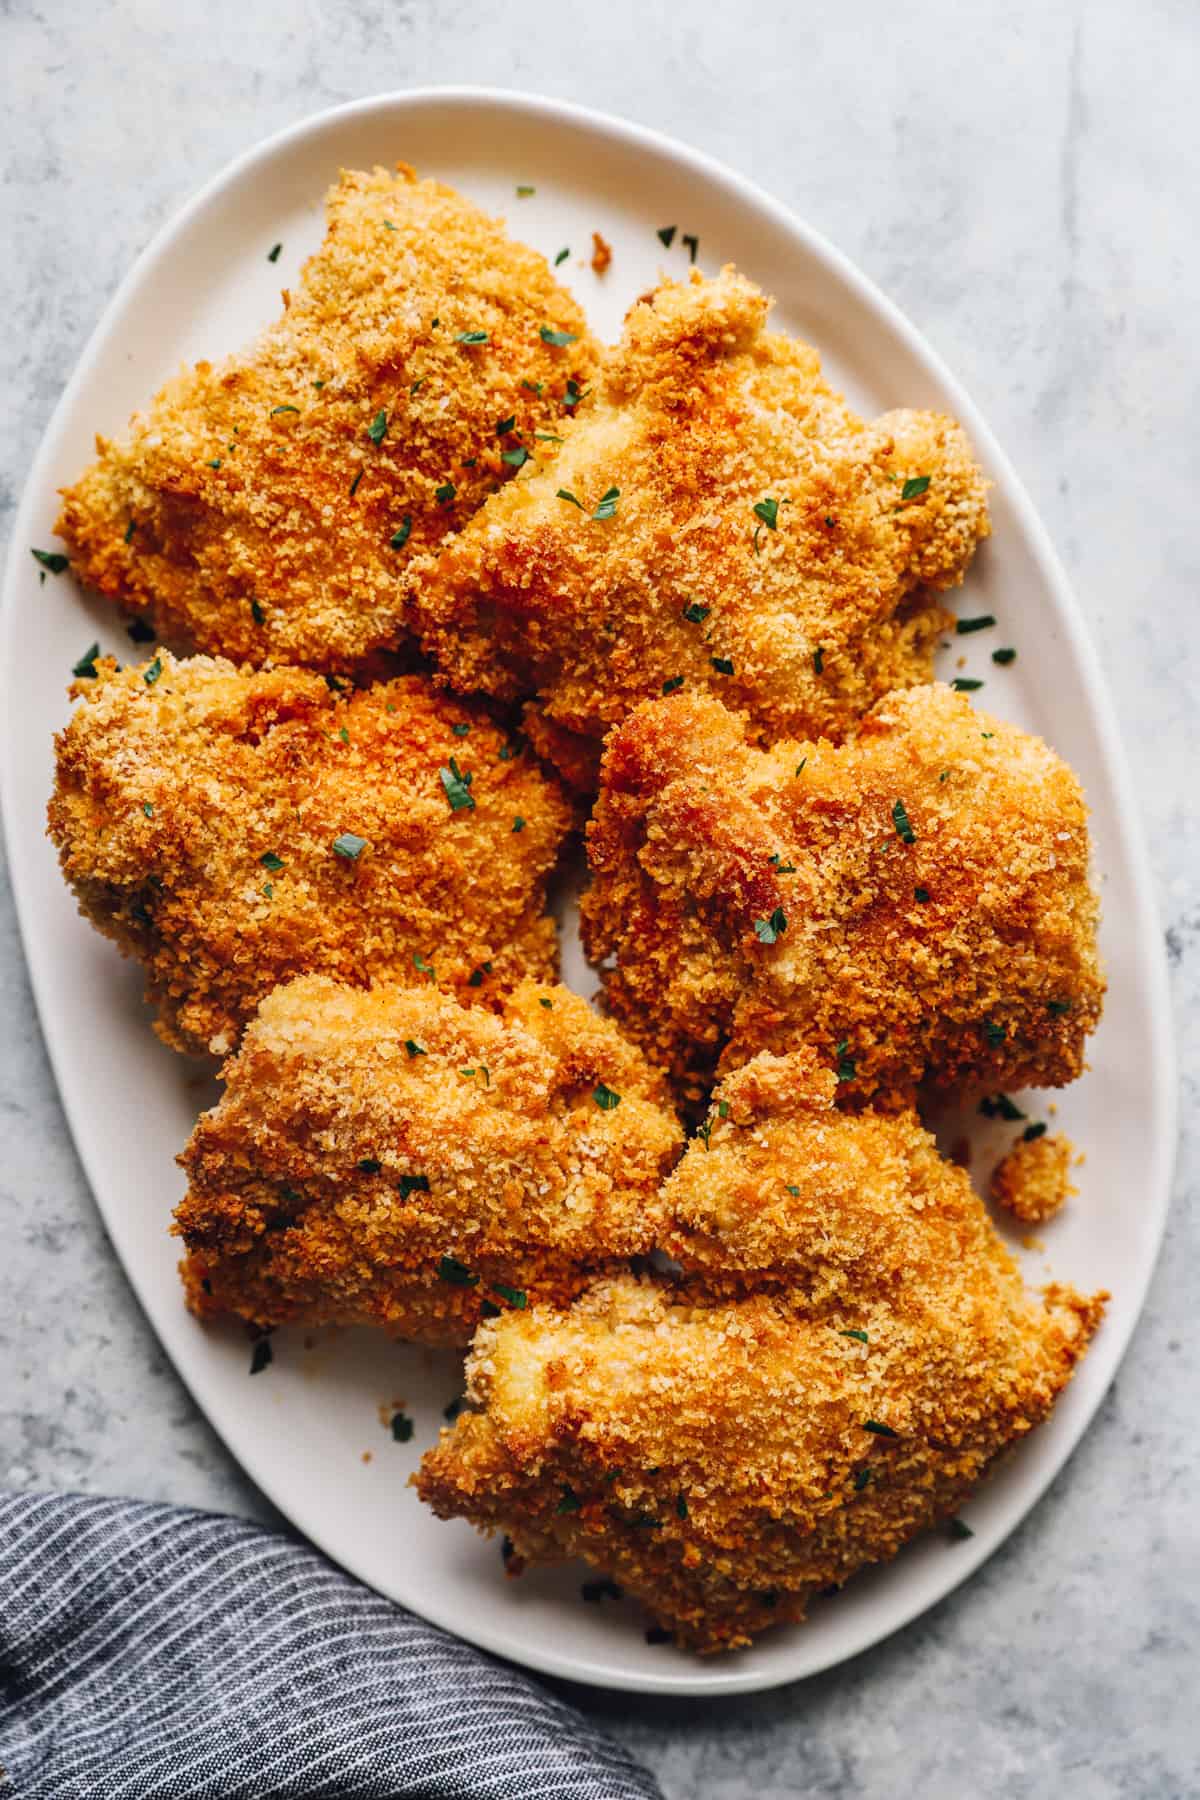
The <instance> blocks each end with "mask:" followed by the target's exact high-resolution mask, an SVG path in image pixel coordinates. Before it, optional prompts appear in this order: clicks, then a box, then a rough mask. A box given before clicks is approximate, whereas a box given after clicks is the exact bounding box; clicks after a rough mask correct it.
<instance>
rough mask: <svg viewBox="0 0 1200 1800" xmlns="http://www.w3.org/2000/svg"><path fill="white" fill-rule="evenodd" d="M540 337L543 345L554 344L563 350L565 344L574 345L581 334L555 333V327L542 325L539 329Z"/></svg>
mask: <svg viewBox="0 0 1200 1800" xmlns="http://www.w3.org/2000/svg"><path fill="white" fill-rule="evenodd" d="M538 336H539V337H540V338H541V340H542V342H543V344H554V345H555V346H556V347H557V348H558V349H560V350H561V349H562V347H563V345H564V344H573V343H574V342H575V341H576V339H577V338H578V336H579V333H578V332H577V331H555V330H554V328H553V326H550V325H542V326H540V327H539V328H538Z"/></svg>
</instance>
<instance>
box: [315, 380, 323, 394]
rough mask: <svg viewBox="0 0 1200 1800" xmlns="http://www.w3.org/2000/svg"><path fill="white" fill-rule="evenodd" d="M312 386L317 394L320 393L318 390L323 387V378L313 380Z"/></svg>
mask: <svg viewBox="0 0 1200 1800" xmlns="http://www.w3.org/2000/svg"><path fill="white" fill-rule="evenodd" d="M313 386H314V387H315V388H316V390H317V392H318V394H319V393H320V391H321V389H322V388H323V387H324V386H325V383H324V381H323V380H321V381H314V382H313Z"/></svg>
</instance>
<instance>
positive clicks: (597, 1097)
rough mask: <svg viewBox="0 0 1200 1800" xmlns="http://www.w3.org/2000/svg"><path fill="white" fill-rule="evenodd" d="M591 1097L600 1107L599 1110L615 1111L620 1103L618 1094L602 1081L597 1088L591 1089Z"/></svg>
mask: <svg viewBox="0 0 1200 1800" xmlns="http://www.w3.org/2000/svg"><path fill="white" fill-rule="evenodd" d="M592 1099H593V1100H594V1101H595V1102H596V1105H597V1106H598V1107H599V1108H600V1111H601V1112H615V1111H616V1110H617V1108H618V1106H620V1104H621V1096H620V1094H618V1093H615V1092H614V1091H613V1089H612V1088H610V1087H609V1086H608V1085H607V1084H606V1083H605V1082H603V1081H602V1082H601V1083H600V1086H599V1087H598V1088H594V1089H593V1091H592Z"/></svg>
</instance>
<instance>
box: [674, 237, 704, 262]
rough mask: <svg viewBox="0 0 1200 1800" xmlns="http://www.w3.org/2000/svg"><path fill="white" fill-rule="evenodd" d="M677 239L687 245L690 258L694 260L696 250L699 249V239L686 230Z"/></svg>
mask: <svg viewBox="0 0 1200 1800" xmlns="http://www.w3.org/2000/svg"><path fill="white" fill-rule="evenodd" d="M679 241H680V243H681V244H686V245H687V247H688V254H689V257H690V260H691V261H692V262H695V260H696V255H697V252H698V251H699V249H700V239H699V238H698V237H693V236H691V235H690V234H689V233H688V232H686V231H685V232H684V234H683V236H682V237H681V238H680V240H679Z"/></svg>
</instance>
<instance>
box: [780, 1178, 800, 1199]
mask: <svg viewBox="0 0 1200 1800" xmlns="http://www.w3.org/2000/svg"><path fill="white" fill-rule="evenodd" d="M783 1185H784V1187H785V1188H786V1189H787V1192H788V1193H789V1194H790V1195H791V1196H792V1199H793V1200H798V1199H799V1198H800V1189H799V1188H798V1187H797V1186H796V1185H795V1183H794V1182H791V1181H785V1182H784V1184H783Z"/></svg>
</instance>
